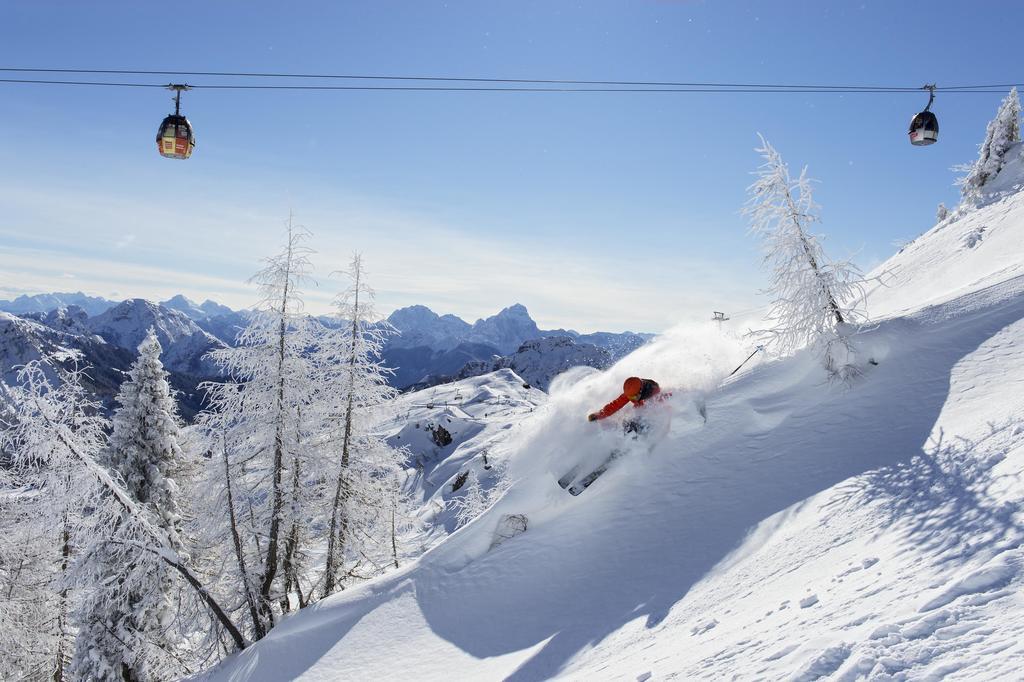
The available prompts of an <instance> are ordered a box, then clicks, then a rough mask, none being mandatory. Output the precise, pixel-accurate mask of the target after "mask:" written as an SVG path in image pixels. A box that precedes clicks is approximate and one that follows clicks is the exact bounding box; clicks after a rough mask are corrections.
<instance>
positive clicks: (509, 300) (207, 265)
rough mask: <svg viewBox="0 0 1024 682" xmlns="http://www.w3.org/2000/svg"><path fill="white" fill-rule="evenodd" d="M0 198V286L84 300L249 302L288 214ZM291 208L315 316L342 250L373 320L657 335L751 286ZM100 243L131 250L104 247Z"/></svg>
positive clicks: (729, 302) (404, 221) (329, 208)
mask: <svg viewBox="0 0 1024 682" xmlns="http://www.w3.org/2000/svg"><path fill="white" fill-rule="evenodd" d="M0 199H2V200H4V201H8V200H9V201H11V202H13V203H12V205H15V206H16V208H17V210H16V216H17V223H16V224H15V225H14V226H7V227H5V226H3V225H0V237H3V241H4V242H11V243H14V244H17V245H16V246H10V247H0V292H15V291H18V292H25V291H28V292H42V291H52V290H54V289H59V288H61V287H60V284H59V282H60V280H63V279H66V277H67V276H68V275H71V276H72V277H73V278H75V279H77V280H78V282H79V284H78V286H79V288H83V289H85V290H86V292H87V293H94V294H96V295H101V292H111V291H121V292H124V293H125V295H126V296H138V297H144V298H151V299H158V300H164V299H166V298H168V297H170V296H172V295H174V294H177V293H182V294H185V295H186V296H188V297H189V298H193V299H195V300H200V301H201V300H204V299H206V298H213V299H214V300H218V301H220V302H222V303H225V304H226V305H229V306H232V307H235V308H242V307H247V306H249V305H252V304H253V303H254V301H255V292H254V289H253V288H252V287H251V286H249V285H247V284H246V280H247V278H248V277H249V276H250V275H251V274H252V273H253V272H255V271H256V270H257V269H258V268H259V267H260V260H261V259H262V258H264V257H266V256H268V255H270V254H273V253H275V252H276V251H277V250H278V249H279V248H280V245H281V242H282V239H283V232H284V225H285V218H286V216H287V207H285V208H279V207H274V206H267V205H253V204H252V203H248V204H245V205H244V206H242V205H239V206H236V205H233V204H232V203H231V201H230V200H225V201H223V202H191V203H186V204H182V205H180V206H172V207H170V208H167V209H166V210H164V209H163V208H162V209H161V210H160V211H155V212H154V211H153V205H154V204H153V202H152V200H151V198H149V197H145V196H135V195H133V196H131V197H128V198H118V197H103V198H100V197H97V196H96V195H94V194H91V195H88V196H87V193H76V192H74V191H63V190H62V191H57V190H54V191H53V192H52V193H51V192H44V191H40V190H36V189H32V188H13V187H8V188H6V189H4V188H0ZM296 213H297V219H296V222H297V223H301V224H304V225H306V226H308V227H309V228H310V229H311V231H312V232H313V238H312V239H311V241H310V246H312V247H313V248H314V249H316V251H317V253H316V254H315V256H314V257H313V260H314V264H315V265H316V268H317V270H316V278H317V280H318V282H319V285H318V286H315V287H310V288H309V289H308V291H307V295H306V301H307V309H309V310H310V311H312V312H317V313H320V312H327V311H329V309H330V304H331V301H332V299H333V298H334V296H335V294H336V293H337V292H339V291H341V290H342V289H343V288H344V287H345V283H344V282H343V281H341V280H339V279H338V278H336V277H332V276H330V273H332V272H334V271H336V270H341V269H344V268H345V267H346V266H347V264H348V262H349V260H350V257H351V254H352V252H353V251H360V252H361V253H362V254H363V256H364V262H365V263H366V265H367V268H368V269H369V274H370V282H371V284H372V285H373V286H375V287H376V289H377V291H378V307H379V309H380V310H381V312H382V313H385V314H386V313H388V312H390V311H391V310H393V309H395V308H398V307H402V306H406V305H412V304H416V303H420V304H423V305H427V306H429V307H431V308H432V309H434V310H435V311H436V312H438V313H449V312H450V313H454V314H456V315H459V316H460V317H463V318H465V319H467V320H469V321H473V320H474V319H476V318H478V317H486V316H489V315H493V314H494V313H496V312H497V311H498V310H500V309H501V308H503V307H505V306H508V305H511V304H513V303H522V304H524V305H526V306H527V307H528V308H529V309H530V312H531V314H532V315H533V316H534V318H535V319H536V320H537V321H538V323H539V324H540V325H541V326H542V327H548V328H552V327H571V328H576V329H578V330H580V331H594V330H597V329H604V330H609V331H615V330H621V329H626V328H630V329H633V330H637V331H658V330H661V329H664V328H666V327H668V326H670V325H671V324H674V323H675V322H677V321H679V320H681V319H703V318H704V317H709V316H710V313H711V310H712V309H715V310H721V309H726V310H730V309H738V308H747V307H750V306H751V305H752V302H753V301H755V300H756V297H755V295H754V292H755V291H756V288H757V285H756V284H755V283H750V282H746V281H743V280H742V279H737V276H736V274H735V273H734V272H732V271H730V269H729V268H728V267H725V268H723V267H721V266H717V265H716V266H712V265H711V264H708V263H705V262H702V261H700V260H699V259H695V258H692V257H687V256H686V255H685V254H673V253H652V254H649V256H647V257H645V258H642V259H636V261H635V262H634V263H632V264H627V265H625V266H624V264H623V263H622V262H620V260H619V259H618V257H617V256H616V252H617V251H618V249H617V248H616V244H614V243H612V244H604V245H598V246H596V247H595V246H594V245H591V244H581V245H580V246H579V247H574V246H571V245H563V246H560V247H552V246H551V243H550V242H549V241H545V240H544V239H543V238H540V237H538V238H533V239H529V240H528V239H526V238H525V237H522V236H516V235H512V234H508V235H495V234H494V233H493V231H471V230H467V229H457V228H455V227H453V226H449V225H445V224H440V223H438V222H436V221H433V220H430V219H429V218H425V217H423V216H422V215H414V214H411V213H408V212H402V211H397V210H393V209H390V208H387V207H380V206H375V205H370V204H368V203H367V202H365V201H359V200H357V199H353V198H350V197H345V198H344V200H343V201H342V200H338V199H336V198H335V199H333V200H332V201H329V202H321V203H320V204H318V205H312V206H309V207H308V208H305V209H301V208H300V209H299V210H297V211H296ZM268 216H269V217H268ZM126 228H127V229H126ZM129 230H130V231H129ZM83 235H89V237H88V239H83ZM129 238H130V239H129ZM105 240H106V241H105ZM102 243H107V244H122V243H123V245H124V246H127V245H128V244H131V246H132V248H131V249H124V248H117V249H113V250H107V251H104V250H103V249H102V248H99V247H97V244H102ZM623 246H625V242H624V244H623Z"/></svg>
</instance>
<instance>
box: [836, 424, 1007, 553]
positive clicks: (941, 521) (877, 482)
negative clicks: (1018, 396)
mask: <svg viewBox="0 0 1024 682" xmlns="http://www.w3.org/2000/svg"><path fill="white" fill-rule="evenodd" d="M989 428H990V430H989V433H988V434H986V435H985V436H984V437H982V438H980V439H978V440H976V441H974V440H969V439H967V438H964V437H962V436H956V437H953V438H949V437H947V436H946V434H945V433H944V432H942V431H941V430H940V432H939V434H938V436H937V437H936V438H934V439H933V440H932V441H931V442H929V443H928V444H927V445H926V447H925V449H924V451H923V452H921V453H920V454H918V455H915V456H914V457H912V458H911V459H910V460H909V461H902V462H898V463H896V464H894V465H892V466H887V467H882V468H880V469H877V470H874V471H870V472H868V473H867V474H865V475H864V476H861V477H859V478H857V479H855V480H854V481H852V482H851V483H850V484H849V485H848V486H846V487H845V489H844V490H843V493H842V494H841V495H839V496H838V497H837V498H835V500H834V501H833V504H835V505H837V506H845V505H850V504H853V505H864V504H874V505H877V507H878V509H879V510H880V511H881V512H883V513H884V514H885V518H886V521H887V523H886V526H887V527H890V528H893V527H894V528H898V529H899V532H900V534H901V535H902V536H903V538H904V541H905V542H906V543H907V544H909V545H912V546H913V547H914V548H915V549H916V550H917V551H918V552H920V553H921V554H923V555H927V556H931V557H932V558H933V559H934V561H935V562H936V563H938V564H942V563H946V562H955V563H957V564H961V563H963V562H964V561H965V560H966V559H968V558H970V557H971V556H974V555H975V554H978V553H980V552H987V551H989V550H991V549H994V548H995V549H1005V548H1006V547H1008V546H1012V545H1015V544H1019V543H1020V542H1021V541H1022V539H1024V528H1022V527H1021V525H1020V524H1019V523H1018V522H1016V521H1015V519H1014V514H1015V512H1016V511H1017V505H1016V504H1014V503H1011V502H1007V501H999V500H997V499H994V495H993V494H992V488H993V487H994V486H996V485H998V484H999V483H1000V481H999V479H998V478H997V477H995V476H994V474H993V468H994V467H995V466H996V465H997V464H998V463H999V462H1001V461H1002V460H1003V459H1004V458H1005V457H1006V452H1007V449H1008V448H1009V447H1010V446H1011V445H1012V443H1013V440H1014V437H1015V436H1017V434H1020V433H1021V432H1022V431H1024V419H1011V420H1008V421H1006V422H1004V423H1002V424H1000V425H995V424H992V425H990V427H989Z"/></svg>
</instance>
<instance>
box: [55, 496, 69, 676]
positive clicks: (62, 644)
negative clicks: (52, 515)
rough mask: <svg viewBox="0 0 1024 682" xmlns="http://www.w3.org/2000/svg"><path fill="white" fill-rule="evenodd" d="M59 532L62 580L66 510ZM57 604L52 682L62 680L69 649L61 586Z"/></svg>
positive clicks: (66, 554)
mask: <svg viewBox="0 0 1024 682" xmlns="http://www.w3.org/2000/svg"><path fill="white" fill-rule="evenodd" d="M62 525H63V528H62V529H61V534H60V545H61V547H60V576H61V580H62V581H63V579H64V575H65V574H66V573H67V570H68V563H69V561H70V558H71V527H70V520H69V519H68V514H67V512H64V523H63V524H62ZM59 598H60V601H59V603H58V606H57V654H56V657H55V660H54V668H53V682H63V680H64V665H65V663H66V660H67V655H68V654H67V652H68V650H69V649H70V643H69V642H67V640H68V638H69V633H68V631H67V628H68V590H67V588H66V587H62V588H61V591H60V594H59Z"/></svg>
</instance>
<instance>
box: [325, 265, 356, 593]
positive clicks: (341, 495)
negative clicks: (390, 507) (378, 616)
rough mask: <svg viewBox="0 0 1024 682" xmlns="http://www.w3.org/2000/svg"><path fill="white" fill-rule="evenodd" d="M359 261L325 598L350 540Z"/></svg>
mask: <svg viewBox="0 0 1024 682" xmlns="http://www.w3.org/2000/svg"><path fill="white" fill-rule="evenodd" d="M361 274H362V273H361V272H360V269H359V264H358V261H357V262H356V269H355V301H354V304H353V306H352V349H351V350H352V352H351V354H350V356H349V363H348V373H349V384H348V401H347V405H346V407H345V431H344V435H343V437H342V444H341V466H340V467H339V469H338V485H337V487H336V488H335V490H334V504H333V505H332V507H331V533H330V536H329V537H328V539H327V566H326V568H325V570H324V573H325V575H324V596H325V597H326V596H328V595H330V594H331V593H332V592H334V586H335V581H336V578H335V573H336V572H337V570H338V564H340V562H341V559H342V553H343V552H344V551H345V542H346V541H347V539H348V514H347V513H346V514H345V515H344V518H342V519H339V518H338V517H339V515H340V514H341V513H342V512H343V511H344V510H345V507H346V503H347V502H348V496H349V489H348V486H347V485H346V481H345V474H346V472H347V471H348V464H349V460H350V451H349V449H350V447H351V443H352V409H353V404H352V403H353V399H354V395H353V394H354V393H355V371H356V350H357V343H358V338H359V336H358V335H359V279H360V276H361Z"/></svg>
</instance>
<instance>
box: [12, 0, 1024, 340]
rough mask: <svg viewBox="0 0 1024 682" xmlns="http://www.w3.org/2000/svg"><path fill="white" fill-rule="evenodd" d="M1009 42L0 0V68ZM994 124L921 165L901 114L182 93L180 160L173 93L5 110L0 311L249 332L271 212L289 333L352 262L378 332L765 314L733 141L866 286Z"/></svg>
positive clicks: (804, 59) (611, 5)
mask: <svg viewBox="0 0 1024 682" xmlns="http://www.w3.org/2000/svg"><path fill="white" fill-rule="evenodd" d="M169 8H170V9H169ZM1022 18H1024V6H1021V5H1020V4H1019V3H1014V2H987V3H981V4H974V3H960V2H935V1H930V2H899V3H894V2H888V1H887V2H881V1H871V2H820V1H810V0H808V1H806V2H803V1H802V2H728V1H723V2H685V1H680V2H672V1H661V2H655V1H651V2H607V1H594V2H560V1H557V0H555V1H550V0H549V1H545V2H532V1H517V2H479V1H469V0H467V1H465V2H443V3H442V2H429V1H424V2H411V1H408V2H391V1H386V0H385V1H376V2H344V3H279V2H275V3H265V2H216V3H211V2H176V3H173V5H167V4H165V3H135V2H95V3H71V2H60V3H39V2H28V1H23V0H14V1H13V2H8V3H5V19H4V22H3V27H2V28H0V33H2V40H0V55H2V58H0V66H5V67H39V68H47V67H51V68H61V67H63V68H92V69H107V68H113V69H161V70H163V69H167V70H175V69H177V70H194V71H273V72H304V73H363V74H382V75H388V74H390V75H445V76H473V77H507V78H556V79H580V80H620V79H621V80H644V81H647V80H671V81H696V82H755V83H773V82H774V83H796V84H815V83H824V84H851V85H895V86H917V85H921V84H924V83H926V82H937V83H938V84H939V85H940V86H941V85H963V84H976V83H1014V82H1018V81H1022V80H1024V78H1022V74H1021V68H1022V67H1021V63H1022V62H1021V60H1020V54H1019V49H1018V47H1017V46H1018V42H1019V41H1018V38H1017V33H1016V32H1015V30H1014V29H1013V28H1012V26H1014V25H1017V24H1019V22H1020V21H1021V19H1022ZM1002 27H1011V28H1006V29H1004V28H1002ZM128 80H132V81H140V80H145V79H143V78H142V77H130V78H128ZM170 80H171V78H164V79H160V78H157V79H151V82H161V81H170ZM175 80H186V79H175ZM187 80H191V82H195V83H200V82H202V83H214V82H218V81H217V80H216V79H212V78H205V79H201V78H191V79H187ZM229 80H231V81H232V82H237V81H238V80H239V79H237V78H235V79H229ZM1001 98H1002V95H999V94H969V95H968V94H952V93H950V94H946V95H940V96H939V97H938V99H937V101H936V104H935V106H934V107H933V109H934V110H935V111H936V113H937V114H938V115H939V118H940V122H941V138H940V142H939V144H937V145H933V146H931V147H928V148H923V149H922V148H913V147H911V146H910V145H909V144H908V143H907V141H906V125H907V122H908V121H909V118H910V116H911V115H912V114H913V113H914V112H916V111H918V110H919V109H921V108H922V107H923V106H924V104H925V103H926V102H927V96H926V95H925V94H923V93H913V94H860V95H837V94H801V95H792V94H760V95H745V94H665V93H662V94H646V93H633V94H626V93H570V94H549V93H541V94H528V93H480V92H478V93H437V92H433V93H423V92H328V93H324V92H315V93H295V92H269V91H260V92H249V91H210V90H205V91H194V92H190V93H186V94H185V96H184V99H183V109H184V112H185V113H186V114H187V115H188V116H189V118H190V120H191V121H192V123H193V125H194V126H195V128H196V133H197V138H198V145H197V149H196V152H195V154H194V156H193V158H192V159H190V160H188V161H186V162H179V161H171V160H165V159H162V158H160V157H159V156H158V155H157V153H156V151H155V145H154V142H153V136H154V134H155V131H156V127H157V124H158V123H159V122H160V120H161V119H162V117H163V116H164V115H166V114H167V113H168V112H169V111H170V108H171V107H172V105H171V101H170V93H168V92H165V91H162V90H159V89H134V88H75V87H57V86H38V85H3V84H0V110H2V111H3V124H4V126H5V133H6V134H5V135H4V143H3V144H2V145H0V202H2V205H3V206H4V210H3V211H2V212H0V216H2V217H0V297H5V298H7V297H13V296H15V295H18V294H19V293H38V292H41V291H54V290H84V291H86V292H88V293H92V294H96V295H103V296H108V297H114V298H116V297H128V296H142V297H148V298H157V299H163V298H167V297H169V296H171V295H172V294H174V293H178V292H182V293H185V294H186V295H188V296H190V297H192V298H197V299H200V300H201V299H203V298H206V297H211V298H214V299H215V300H219V301H222V302H224V303H227V304H229V305H232V306H234V307H244V306H247V305H250V304H251V303H252V302H253V293H252V289H251V288H250V287H249V286H247V285H246V280H247V278H248V277H249V276H250V275H251V274H252V273H253V272H255V271H256V270H257V269H258V267H259V260H260V258H262V257H264V256H266V255H269V254H271V253H273V252H274V251H276V250H277V248H278V246H279V244H280V242H281V237H282V231H283V225H284V223H285V221H286V219H287V217H288V215H289V212H290V211H291V212H294V215H295V220H296V222H298V223H301V224H302V225H304V226H306V227H307V228H308V229H309V230H310V231H311V232H312V233H313V235H314V237H313V240H312V241H311V245H312V246H313V248H314V249H316V250H317V252H318V254H317V256H316V259H315V262H316V265H317V280H318V285H317V286H316V287H311V288H310V290H309V292H308V295H307V298H308V305H309V307H310V308H311V309H313V310H317V311H320V310H325V309H326V307H327V306H328V304H329V302H330V299H331V296H332V295H333V294H334V293H335V292H337V291H338V290H339V289H340V288H341V284H340V282H338V281H337V279H336V278H332V277H331V276H330V273H331V272H332V271H335V270H338V269H340V268H343V267H344V266H345V264H346V263H347V262H348V260H349V254H350V253H351V252H352V251H353V250H359V251H361V252H362V253H363V255H364V260H365V262H366V264H367V267H368V269H369V272H370V276H371V281H372V284H373V285H374V286H375V288H376V289H377V292H378V306H379V308H380V310H381V311H382V312H383V313H387V312H389V311H390V310H392V309H394V308H396V307H400V306H404V305H410V304H414V303H422V304H425V305H428V306H430V307H431V308H433V309H434V310H435V311H437V312H440V313H446V312H451V313H455V314H457V315H460V316H462V317H464V318H466V319H469V320H473V319H476V318H477V317H482V316H486V315H490V314H493V313H494V312H497V311H498V310H499V309H501V308H502V307H505V306H507V305H511V304H512V303H515V302H519V303H523V304H524V305H526V306H527V307H528V308H529V309H530V311H531V313H532V314H533V316H534V317H535V318H536V319H537V320H538V322H539V323H540V324H541V326H542V327H574V328H577V329H580V330H582V331H592V330H597V329H604V330H612V331H614V330H622V329H627V328H629V329H634V330H645V331H659V330H661V329H664V328H666V327H668V326H669V325H671V324H672V323H674V322H677V321H680V320H685V319H705V318H707V317H709V316H710V312H711V311H712V310H726V311H729V312H734V311H736V312H738V311H742V310H745V309H750V308H754V307H756V306H759V305H763V303H764V301H763V300H762V298H761V297H760V296H759V294H758V290H759V289H760V288H761V287H763V286H764V284H765V282H766V275H765V273H764V272H763V271H762V270H761V267H760V254H759V250H758V244H757V243H756V242H755V241H754V240H753V239H752V238H750V237H748V236H747V234H746V223H745V221H744V219H743V217H742V216H741V215H740V214H739V210H740V209H741V207H742V204H743V202H744V200H745V190H746V187H747V186H748V185H749V183H750V181H751V176H750V173H751V171H753V170H754V169H755V168H756V166H757V165H758V163H759V159H758V157H757V155H756V154H755V153H754V151H753V148H754V147H755V146H756V144H757V137H756V134H757V133H758V132H761V133H763V134H764V135H765V136H766V137H767V138H768V139H769V140H770V141H771V142H772V143H773V144H774V145H775V146H776V147H777V148H778V149H779V151H780V152H781V153H782V155H783V157H784V158H785V159H786V160H787V161H788V162H789V164H790V165H791V166H792V167H793V168H794V170H796V169H798V168H799V167H801V166H803V165H807V166H809V170H810V174H811V176H812V177H814V178H816V179H818V180H819V181H820V185H819V187H818V190H817V193H816V199H817V201H818V203H820V204H821V205H822V218H823V222H822V223H821V224H820V225H819V226H818V231H819V232H823V233H825V234H826V235H827V239H826V240H825V242H824V244H825V248H826V251H827V252H828V253H829V254H831V255H832V256H833V257H834V258H843V257H853V258H854V260H855V261H857V262H858V263H859V264H860V265H861V266H862V267H864V268H865V269H868V268H870V267H872V266H874V265H876V264H878V263H879V262H881V261H882V260H884V259H885V258H886V257H887V256H888V255H890V254H891V253H892V252H893V251H894V250H895V248H896V247H894V243H895V242H898V241H899V240H906V239H910V238H913V237H914V236H916V235H917V234H920V233H921V232H923V231H924V230H926V229H928V228H929V227H931V225H932V224H933V222H934V220H933V217H934V214H935V207H936V204H937V203H938V202H939V201H945V202H946V203H947V204H950V205H952V204H955V203H956V200H957V196H958V194H957V190H956V189H955V188H954V187H953V185H952V182H953V179H954V173H952V172H951V171H950V170H949V168H950V166H952V165H954V164H957V163H962V162H965V161H969V160H971V159H972V158H974V156H975V154H976V146H977V144H978V143H979V142H980V141H981V139H982V138H983V136H984V130H985V125H986V123H987V122H988V120H989V119H990V118H991V117H992V116H993V114H994V113H995V110H996V108H997V106H998V104H999V101H1000V100H1001Z"/></svg>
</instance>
